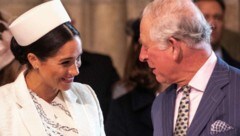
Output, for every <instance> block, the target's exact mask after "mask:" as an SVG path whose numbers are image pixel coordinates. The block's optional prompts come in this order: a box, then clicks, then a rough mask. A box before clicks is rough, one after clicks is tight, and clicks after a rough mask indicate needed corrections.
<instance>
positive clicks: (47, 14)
mask: <svg viewBox="0 0 240 136" xmlns="http://www.w3.org/2000/svg"><path fill="white" fill-rule="evenodd" d="M68 21H71V19H70V17H69V16H68V14H67V12H66V10H65V9H64V7H63V5H62V3H61V1H60V0H52V1H48V2H45V3H43V4H41V5H38V6H36V7H34V8H32V9H30V10H29V11H27V12H25V13H24V14H22V15H21V16H20V17H18V18H17V19H16V20H15V21H13V22H12V24H10V26H9V29H10V31H11V33H12V35H13V37H14V38H15V39H16V41H17V42H18V44H19V45H21V46H27V45H30V44H31V43H33V42H35V41H37V40H38V39H40V38H41V37H42V36H44V35H45V34H47V33H48V32H50V31H51V30H53V29H54V28H56V27H57V26H59V25H61V24H63V23H65V22H68Z"/></svg>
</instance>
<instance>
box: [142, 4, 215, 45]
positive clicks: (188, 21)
mask: <svg viewBox="0 0 240 136" xmlns="http://www.w3.org/2000/svg"><path fill="white" fill-rule="evenodd" d="M144 16H148V17H150V19H151V28H150V31H149V32H150V38H151V40H153V41H159V42H163V43H164V45H165V46H167V42H168V38H169V37H174V38H175V39H178V40H181V41H184V42H185V43H187V45H189V46H190V47H193V48H204V47H199V46H202V45H206V44H198V43H201V42H207V43H210V37H211V32H212V30H211V27H210V25H209V24H208V23H207V21H206V19H205V18H204V16H203V14H202V13H201V11H200V10H199V9H198V8H197V7H196V6H195V5H194V4H193V2H192V1H191V0H155V1H153V2H151V3H150V4H148V5H147V7H146V8H145V9H144V12H143V17H144ZM197 46H198V47H197ZM163 48H166V47H163Z"/></svg>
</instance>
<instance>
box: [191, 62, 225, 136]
mask: <svg viewBox="0 0 240 136" xmlns="http://www.w3.org/2000/svg"><path fill="white" fill-rule="evenodd" d="M228 69H229V67H228V65H227V64H226V63H225V62H223V61H222V60H219V59H218V61H217V64H216V66H215V68H214V70H213V73H212V75H211V77H210V79H209V82H208V85H207V87H206V90H205V91H204V94H203V97H202V99H201V101H200V104H199V106H198V109H197V111H196V114H195V116H194V118H193V121H192V123H191V125H190V127H189V129H188V132H187V135H200V133H201V131H202V130H203V129H204V127H205V126H206V124H207V123H208V121H209V119H210V118H211V115H212V114H213V112H214V111H215V110H216V108H217V106H218V105H219V103H220V102H221V101H222V99H223V98H224V96H225V92H223V91H222V89H221V88H222V87H223V86H225V85H226V84H227V83H228V82H229V70H228Z"/></svg>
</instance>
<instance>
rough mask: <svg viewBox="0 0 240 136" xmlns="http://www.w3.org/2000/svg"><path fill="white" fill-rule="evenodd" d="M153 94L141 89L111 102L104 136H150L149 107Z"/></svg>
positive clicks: (151, 130) (151, 131) (151, 129)
mask: <svg viewBox="0 0 240 136" xmlns="http://www.w3.org/2000/svg"><path fill="white" fill-rule="evenodd" d="M154 98H155V95H154V92H153V91H151V90H147V89H144V88H141V87H138V88H136V89H134V90H133V91H132V92H130V93H128V94H126V95H124V96H122V97H120V98H118V99H116V100H114V101H113V103H112V104H111V107H110V111H109V115H108V118H107V122H106V127H105V130H106V136H152V135H153V127H152V122H151V106H152V103H153V100H154Z"/></svg>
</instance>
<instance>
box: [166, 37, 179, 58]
mask: <svg viewBox="0 0 240 136" xmlns="http://www.w3.org/2000/svg"><path fill="white" fill-rule="evenodd" d="M168 41H169V43H170V45H171V47H172V54H173V55H172V56H173V59H174V60H175V61H176V62H179V61H181V59H182V49H181V41H179V40H177V39H176V38H174V37H170V38H169V39H168Z"/></svg>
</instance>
